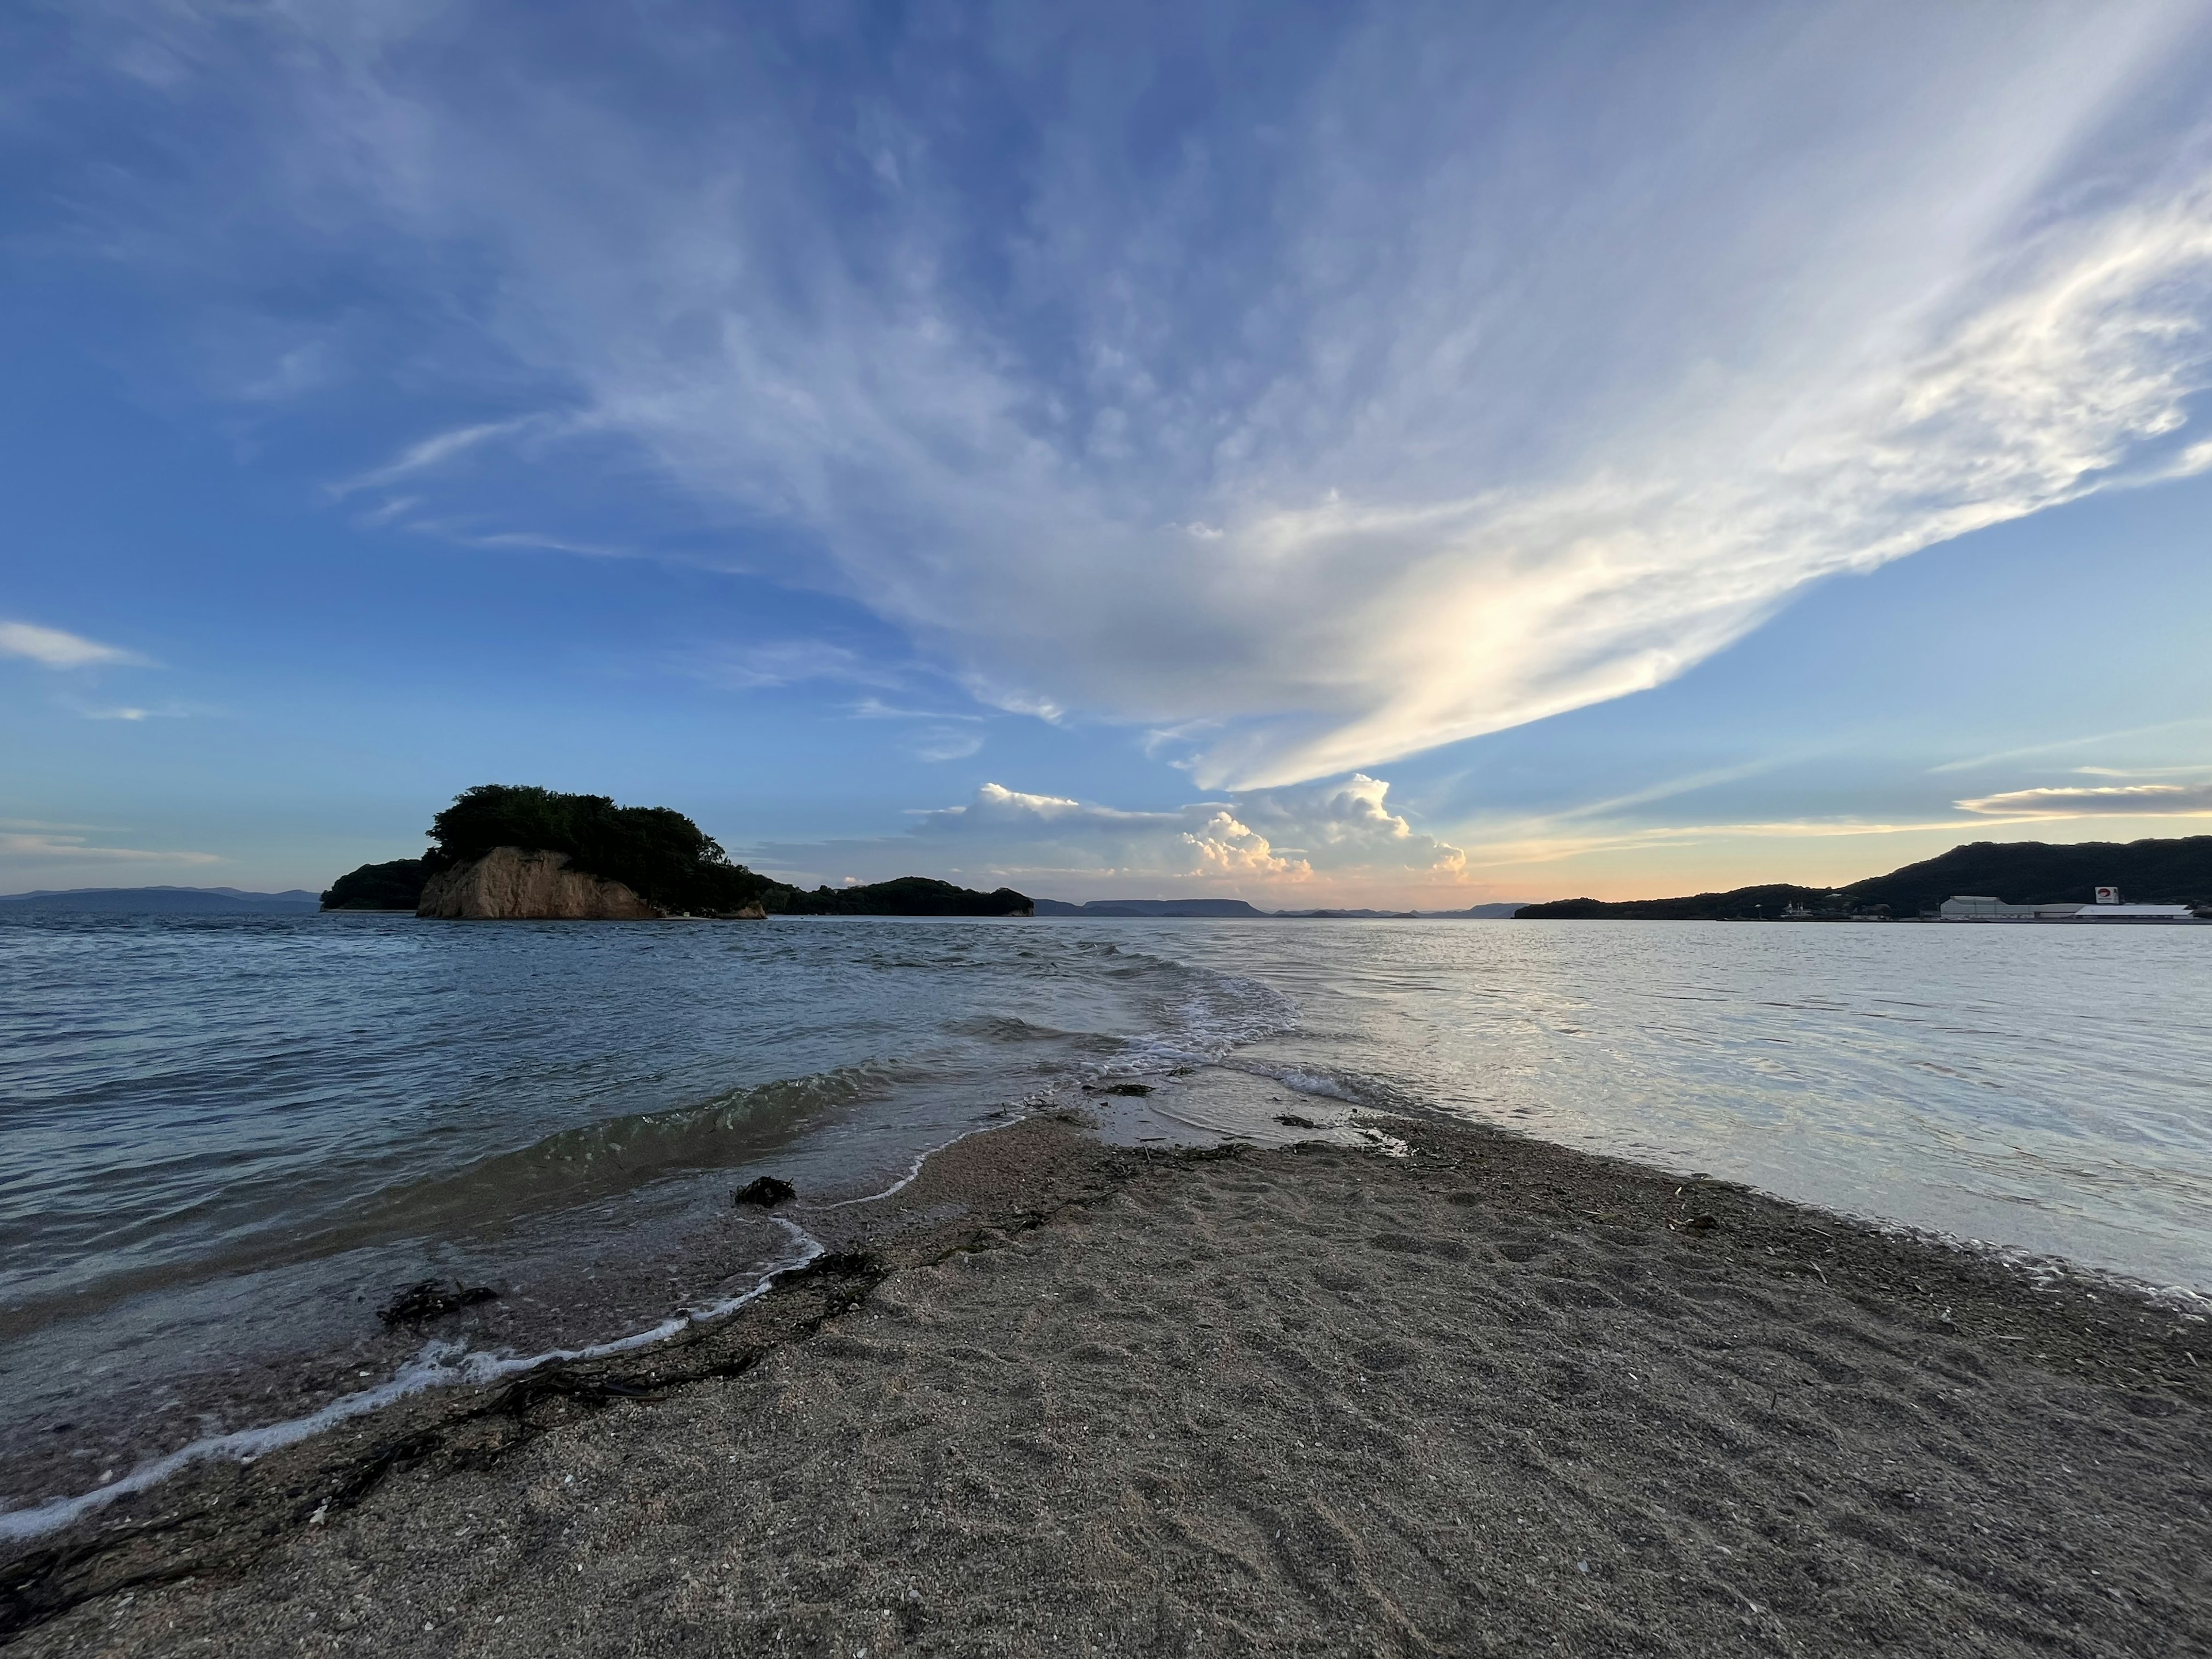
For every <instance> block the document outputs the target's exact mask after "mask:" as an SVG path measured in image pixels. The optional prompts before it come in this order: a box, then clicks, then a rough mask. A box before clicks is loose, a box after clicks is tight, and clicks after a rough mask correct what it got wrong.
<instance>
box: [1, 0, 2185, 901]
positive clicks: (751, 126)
mask: <svg viewBox="0 0 2212 1659" xmlns="http://www.w3.org/2000/svg"><path fill="white" fill-rule="evenodd" d="M2208 94H2212V5H2208V4H2203V3H2163V0H2160V3H2149V0H2107V3H2102V4H2100V5H2097V6H2081V5H2079V4H2074V3H2064V4H2047V5H2046V4H2035V3H2018V4H2006V5H2002V6H1999V5H1996V4H1981V3H1966V0H1961V3H1959V4H1955V5H1949V6H1938V7H1929V6H1926V5H1916V4H1906V3H1897V4H1890V3H1842V0H1839V3H1836V4H1832V5H1826V6H1821V7H1806V6H1800V5H1794V4H1785V3H1779V0H1777V3H1767V4H1753V3H1723V4H1702V3H1695V0H1687V3H1682V4H1678V5H1673V6H1668V7H1651V6H1647V5H1644V4H1639V3H1626V0H1624V3H1618V4H1605V3H1591V4H1589V5H1583V6H1576V7H1531V6H1527V5H1522V4H1517V3H1516V4H1493V5H1482V4H1466V3H1461V4H1452V5H1437V6H1433V7H1431V6H1426V5H1422V4H1419V3H1411V0H1408V3H1401V4H1391V5H1370V6H1360V5H1347V4H1330V5H1326V6H1312V7H1302V6H1299V5H1297V4H1291V3H1281V0H1273V3H1267V4H1252V5H1243V4H1231V3H1218V0H1180V3H1176V4H1174V5H1158V6H1147V5H1143V4H1133V3H1129V0H1120V3H1115V4H1113V5H1096V6H1085V5H1080V4H1071V5H1066V6H1058V7H1036V6H1016V5H1004V4H999V5H993V4H975V5H963V4H959V3H953V0H938V3H932V4H928V5H916V6H910V7H909V6H901V5H896V4H873V5H864V4H805V3H798V4H792V3H780V4H776V5H759V6H746V5H731V4H724V5H713V6H708V5H697V4H692V3H688V0H653V3H630V4H623V3H592V4H588V5H585V4H575V5H560V4H544V3H535V4H527V5H526V4H519V3H518V4H500V3H479V4H447V3H439V0H346V3H337V0H271V3H254V0H219V3H200V0H131V3H124V0H68V3H52V4H47V3H40V0H28V3H25V4H22V5H18V6H15V7H11V8H9V9H8V10H7V13H6V15H5V17H4V19H0V249H4V258H0V285H4V286H0V301H3V302H0V345H3V346H4V351H5V362H7V363H8V365H9V372H8V374H7V375H6V376H5V378H4V380H0V457H4V460H0V465H4V467H5V477H6V481H7V489H6V496H5V500H6V516H5V520H4V521H0V537H4V540H0V547H4V550H5V553H4V557H0V782H4V792H0V890H6V891H16V890H32V889H42V888H65V887H72V886H94V885H124V884H155V883H168V884H185V885H199V886H218V885H228V886H237V887H244V888H248V889H277V888H288V887H295V886H299V887H307V888H310V889H319V888H321V887H323V886H325V885H327V884H328V883H329V882H330V881H331V879H332V878H335V877H336V876H337V875H338V874H339V873H341V872H343V871H345V870H347V869H349V868H350V867H352V866H355V865H356V864H359V863H362V862H364V861H369V860H383V859H388V858H398V857H404V856H410V855H411V854H415V853H416V852H418V851H420V850H421V848H422V832H423V830H424V829H425V827H426V826H427V824H428V821H429V818H430V816H431V814H432V813H433V812H435V811H436V810H437V809H438V808H439V807H440V806H441V805H443V804H444V803H445V802H446V801H447V799H450V798H451V797H452V796H453V794H454V793H457V792H458V791H459V790H460V789H463V788H465V787H469V786H470V785H472V784H476V783H481V782H493V781H497V782H532V783H542V784H545V785H549V786H551V787H558V788H565V789H575V790H584V791H588V792H591V793H604V794H609V795H612V796H614V797H615V798H616V799H619V800H622V801H624V802H626V803H632V804H640V805H670V806H674V807H677V808H678V809H680V810H682V811H686V812H688V813H690V814H691V815H692V816H693V817H696V819H697V820H698V821H699V822H700V823H701V824H702V826H703V827H704V828H705V829H708V832H709V833H711V834H713V835H714V836H717V837H718V838H719V839H720V841H721V842H722V843H723V845H724V846H726V848H728V849H729V850H730V852H731V853H732V855H733V856H735V857H738V858H740V859H742V860H744V861H746V862H748V863H750V864H752V865H754V866H756V867H758V868H761V869H763V870H767V871H769V872H773V873H775V874H777V875H779V876H782V877H785V878H793V879H799V880H804V881H805V882H808V883H810V884H811V883H813V882H817V881H829V882H833V883H835V882H842V881H848V880H874V879H880V878H885V877H890V876H894V875H901V874H907V873H921V874H927V875H934V876H942V877H946V878H951V879H954V880H957V881H961V882H963V883H965V884H970V885H977V886H983V887H992V886H997V885H1000V884H1012V885H1015V886H1018V887H1019V888H1021V889H1022V890H1024V891H1028V892H1031V893H1035V894H1038V895H1041V896H1052V897H1060V898H1071V899H1084V898H1095V897H1108V896H1165V895H1175V894H1217V895H1224V896H1242V897H1245V898H1249V899H1250V900H1252V901H1253V902H1255V903H1260V904H1261V905H1263V906H1266V907H1269V908H1273V907H1276V906H1284V907H1291V908H1304V907H1308V906H1316V905H1348V904H1376V905H1389V906H1394V907H1395V906H1407V905H1417V906H1419V907H1421V908H1457V907H1460V906H1462V905H1468V904H1476V903H1482V902H1495V901H1498V900H1504V899H1521V900H1528V899H1541V898H1549V897H1558V896H1571V895H1577V894H1589V895H1592V896H1599V897H1629V896H1652V895H1658V894H1666V893H1675V892H1685V891H1694V890H1705V889H1710V888H1715V887H1729V886H1735V885H1741V884H1747V883H1751V882H1755V881H1777V880H1796V881H1803V882H1808V883H1811V884H1830V883H1840V882H1843V881H1847V880H1851V879H1855V878H1858V877H1862V876H1865V875H1869V874H1873V873H1875V872H1881V871H1885V870H1887V869H1891V868H1893V867H1895V866H1898V865H1900V864H1903V863H1905V862H1908V861H1910V860H1914V859H1918V858H1923V857H1927V856H1930V855H1932V854H1935V853H1936V852H1940V851H1942V849H1944V848H1948V847H1950V846H1954V845H1956V844H1958V843H1960V842H1966V841H1976V840H2023V839H2036V840H2045V841H2083V840H2092V839H2094V840H2128V839H2132V838H2135V837H2137V836H2172V835H2187V834H2203V833H2212V558H2208V556H2207V554H2208V551H2212V546H2209V545H2208V544H2212V418H2208V416H2209V415H2212V401H2208V392H2212V336H2208V332H2207V328H2208V324H2212V96H2208Z"/></svg>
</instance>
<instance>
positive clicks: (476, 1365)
mask: <svg viewBox="0 0 2212 1659" xmlns="http://www.w3.org/2000/svg"><path fill="white" fill-rule="evenodd" d="M775 1220H776V1222H777V1224H778V1225H781V1227H783V1228H784V1229H785V1230H786V1231H787V1232H788V1233H790V1235H791V1236H792V1237H793V1240H794V1241H795V1242H796V1243H797V1244H798V1246H799V1248H798V1249H796V1250H795V1251H794V1252H793V1254H792V1255H790V1256H789V1257H787V1258H786V1259H782V1260H779V1261H776V1262H775V1263H774V1264H773V1265H771V1266H770V1267H767V1268H766V1269H764V1270H763V1273H762V1274H761V1276H760V1278H759V1279H758V1280H757V1281H756V1282H755V1283H754V1284H753V1285H752V1286H751V1287H750V1289H748V1290H746V1291H742V1292H740V1293H739V1294H738V1295H736V1296H732V1297H725V1298H724V1299H723V1300H721V1301H720V1302H716V1303H714V1304H712V1305H710V1306H708V1307H705V1308H692V1309H687V1310H684V1312H683V1313H681V1314H678V1315H676V1316H673V1317H671V1318H668V1319H664V1320H662V1321H661V1322H659V1324H657V1325H654V1326H653V1327H652V1328H649V1329H647V1330H642V1331H633V1332H631V1333H630V1334H629V1335H627V1336H618V1337H615V1338H613V1339H612V1340H609V1341H605V1342H595V1343H592V1345H590V1346H586V1347H581V1348H549V1349H547V1350H546V1351H545V1352H542V1353H533V1354H497V1353H477V1352H470V1351H469V1350H467V1349H465V1348H462V1347H460V1346H459V1345H458V1344H455V1343H450V1342H432V1343H430V1344H428V1345H427V1346H425V1347H424V1348H423V1350H422V1352H421V1353H419V1354H417V1355H416V1357H415V1358H414V1359H413V1360H412V1361H410V1363H409V1364H406V1365H404V1366H403V1367H402V1368H401V1369H400V1370H398V1372H397V1373H396V1374H394V1375H393V1376H392V1377H391V1378H390V1379H389V1380H388V1381H386V1382H384V1383H379V1384H378V1385H377V1386H376V1387H375V1388H373V1389H362V1390H361V1391H360V1392H359V1393H357V1394H349V1395H343V1396H342V1397H340V1398H339V1399H337V1400H333V1401H331V1402H330V1404H328V1405H326V1406H324V1407H321V1408H320V1409H319V1410H316V1411H312V1412H309V1413H307V1414H306V1415H304V1416H301V1417H294V1418H288V1419H285V1420H284V1421H283V1422H281V1423H264V1424H262V1425H258V1426H257V1427H254V1428H250V1429H239V1430H235V1431H233V1432H231V1433H229V1434H220V1435H211V1436H210V1437H208V1438H207V1439H204V1440H195V1441H194V1442H192V1443H191V1444H190V1445H189V1446H181V1447H179V1448H178V1449H176V1450H175V1451H173V1452H170V1453H168V1454H167V1455H165V1456H161V1457H156V1458H154V1459H151V1460H149V1462H144V1463H141V1464H140V1465H139V1466H138V1467H137V1468H135V1469H132V1470H131V1472H130V1473H129V1474H125V1475H124V1476H122V1477H121V1478H120V1479H118V1480H111V1481H109V1482H108V1483H107V1484H106V1486H95V1487H94V1488H93V1490H92V1491H90V1492H77V1493H76V1494H74V1495H72V1496H70V1497H67V1498H48V1499H47V1500H46V1502H45V1503H43V1504H33V1505H32V1506H30V1507H29V1508H27V1509H20V1510H0V1542H8V1543H20V1542H21V1541H25V1540H27V1539H32V1538H38V1537H41V1536H43V1535H44V1534H47V1533H50V1532H54V1531H57V1530H58V1529H59V1528H63V1527H66V1526H68V1525H69V1524H70V1522H72V1521H75V1520H76V1519H78V1518H79V1517H80V1516H85V1515H89V1514H91V1513H92V1512H93V1511H94V1510H101V1509H105V1508H106V1506H107V1505H108V1504H112V1503H114V1502H115V1501H116V1500H117V1499H118V1498H127V1497H129V1496H131V1494H132V1493H134V1492H144V1491H146V1490H148V1489H149V1487H153V1486H159V1485H160V1484H161V1482H162V1481H164V1480H167V1479H168V1478H169V1477H170V1476H171V1475H173V1474H176V1473H177V1472H178V1471H179V1469H182V1468H187V1467H189V1466H190V1465H191V1464H194V1463H204V1462H213V1461H216V1460H218V1459H223V1458H230V1459H235V1460H236V1461H237V1462H242V1463H250V1462H252V1461H253V1460H254V1459H256V1458H258V1457H262V1456H265V1455H267V1454H269V1453H270V1452H273V1451H277V1450H281V1449H283V1448H284V1447H286V1446H290V1445H295V1444H296V1443H299V1442H300V1441H302V1440H305V1439H307V1437H309V1436H311V1435H316V1434H320V1433H321V1432H322V1431H324V1430H325V1429H331V1428H335V1427H337V1425H339V1424H341V1423H343V1422H347V1421H349V1420H350V1419H354V1418H356V1417H363V1416H366V1415H368V1413H370V1412H374V1411H380V1410H381V1409H383V1408H384V1407H386V1406H389V1405H392V1404H394V1403H396V1402H397V1401H402V1400H404V1399H407V1398H408V1397H409V1396H410V1395H417V1394H422V1393H424V1392H426V1391H427V1390H428V1389H446V1388H462V1387H467V1386H470V1385H471V1384H483V1383H496V1382H499V1381H501V1379H502V1378H505V1377H509V1376H517V1375H519V1374H520V1373H521V1372H524V1371H529V1370H537V1369H538V1367H539V1366H541V1365H550V1364H568V1363H572V1362H574V1361H577V1360H587V1359H605V1358H610V1357H611V1356H612V1355H615V1354H618V1353H628V1352H631V1351H632V1350H634V1349H637V1348H645V1347H650V1346H653V1344H654V1343H656V1342H665V1341H666V1340H668V1339H669V1338H670V1337H671V1336H676V1335H678V1334H681V1333H682V1332H684V1331H685V1330H687V1329H689V1328H690V1327H691V1326H693V1325H695V1324H698V1323H701V1322H705V1321H708V1320H715V1319H722V1318H726V1317H727V1316H729V1315H731V1314H733V1313H735V1312H737V1310H738V1309H740V1308H742V1307H744V1305H745V1304H748V1303H750V1302H754V1301H757V1300H758V1299H759V1298H760V1297H763V1296H765V1295H767V1294H768V1292H769V1291H771V1290H773V1289H774V1288H775V1282H776V1280H777V1279H781V1277H782V1276H783V1275H784V1274H786V1273H790V1272H791V1271H792V1270H793V1269H794V1268H798V1267H805V1265H806V1264H807V1263H808V1262H810V1261H813V1260H814V1258H815V1257H816V1256H817V1255H821V1254H822V1252H823V1244H822V1243H821V1241H820V1240H818V1239H817V1238H816V1237H814V1236H813V1235H812V1234H811V1233H809V1232H807V1231H805V1230H804V1229H802V1228H800V1227H799V1225H796V1224H795V1223H793V1222H790V1221H786V1220H784V1219H783V1218H781V1217H776V1218H775Z"/></svg>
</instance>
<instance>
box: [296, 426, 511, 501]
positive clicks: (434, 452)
mask: <svg viewBox="0 0 2212 1659" xmlns="http://www.w3.org/2000/svg"><path fill="white" fill-rule="evenodd" d="M544 424H545V422H544V417H543V416H536V415H524V416H516V417H515V418H514V419H513V420H507V421H479V422H474V423H472V424H471V425H468V426H462V427H455V428H453V429H452V430H451V431H447V432H438V433H433V434H432V435H430V436H429V437H427V438H423V439H421V440H418V441H416V442H414V443H411V444H410V445H408V446H407V447H405V448H404V449H403V450H401V451H400V452H399V453H398V454H397V455H395V456H393V457H392V459H390V460H388V461H386V463H385V464H384V465H381V466H377V467H372V468H370V469H369V470H368V471H366V472H363V473H361V474H358V475H357V476H356V477H351V478H348V479H345V480H343V482H341V483H334V484H332V485H331V487H330V488H331V495H334V496H337V497H338V498H339V499H341V500H343V498H344V497H346V496H348V495H356V494H357V493H359V492H360V491H362V490H364V489H377V488H379V487H380V486H382V485H385V484H390V483H398V481H399V480H400V479H402V478H407V477H414V476H415V475H416V473H420V472H428V471H434V470H435V469H436V468H438V467H441V466H443V465H445V464H446V463H447V462H448V461H450V460H453V459H454V458H456V457H457V456H460V455H464V454H466V453H468V452H469V451H471V450H472V449H477V448H479V447H482V446H483V445H484V444H486V443H489V442H490V441H492V440H493V439H495V438H511V437H513V436H515V435H517V434H520V433H522V432H526V431H529V430H531V429H532V428H538V427H542V426H544Z"/></svg>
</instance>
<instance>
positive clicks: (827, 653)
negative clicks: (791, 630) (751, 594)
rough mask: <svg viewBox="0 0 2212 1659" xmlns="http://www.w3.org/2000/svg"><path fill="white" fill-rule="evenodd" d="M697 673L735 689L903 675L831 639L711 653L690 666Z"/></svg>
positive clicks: (888, 679)
mask: <svg viewBox="0 0 2212 1659" xmlns="http://www.w3.org/2000/svg"><path fill="white" fill-rule="evenodd" d="M685 667H686V670H687V671H689V672H690V674H691V675H692V677H693V678H696V679H702V680H704V681H706V682H707V683H708V684H710V685H719V686H722V687H724V688H726V689H727V690H733V691H750V690H763V689H765V688H768V687H772V686H780V685H796V684H801V683H803V682H806V681H811V680H845V681H850V682H852V683H854V684H860V685H882V686H890V685H894V684H896V683H897V677H896V676H895V675H893V674H891V673H890V672H889V671H886V670H884V668H882V667H881V666H879V665H877V664H875V663H873V662H872V661H870V660H869V659H867V658H866V657H864V656H862V655H861V654H860V653H859V652H857V651H854V650H853V649H851V648H850V647H846V646H842V645H832V644H830V643H829V641H826V640H771V641H767V642H765V643H763V644H760V645H748V646H738V647H732V648H731V649H728V650H725V651H718V652H712V653H706V654H704V655H702V656H698V657H695V658H693V659H690V661H689V662H688V663H687V664H686V665H685Z"/></svg>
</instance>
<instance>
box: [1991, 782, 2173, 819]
mask: <svg viewBox="0 0 2212 1659" xmlns="http://www.w3.org/2000/svg"><path fill="white" fill-rule="evenodd" d="M1957 805H1958V806H1959V808H1960V810H1961V811H1967V812H1983V813H1988V814H1990V815H1992V816H1995V817H2017V818H2086V817H2131V818H2133V817H2199V816H2202V815H2203V814H2207V813H2212V783H2130V784H2115V785H2109V786H2100V787H2079V788H2077V787H2058V788H2050V789H2013V790H2008V791H2007V792H2006V793H2002V794H1997V795H1984V796H1982V797H1981V798H1980V799H1977V800H1962V801H1960V802H1958V803H1957Z"/></svg>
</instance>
